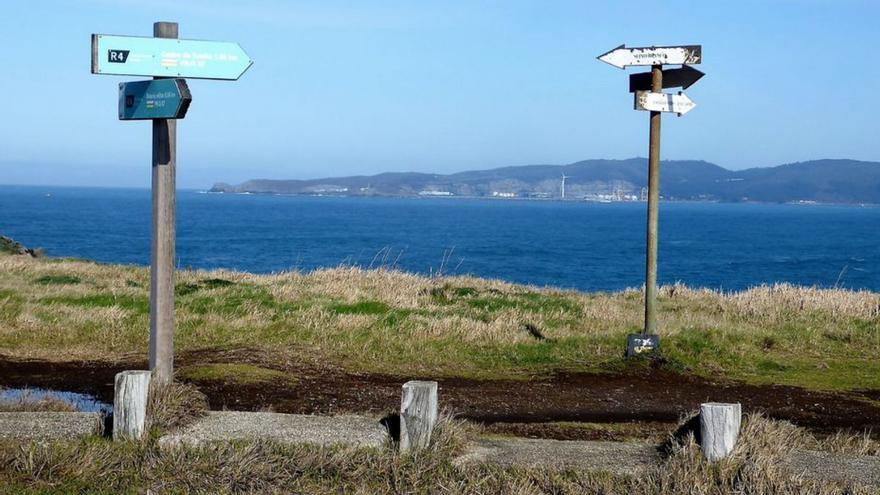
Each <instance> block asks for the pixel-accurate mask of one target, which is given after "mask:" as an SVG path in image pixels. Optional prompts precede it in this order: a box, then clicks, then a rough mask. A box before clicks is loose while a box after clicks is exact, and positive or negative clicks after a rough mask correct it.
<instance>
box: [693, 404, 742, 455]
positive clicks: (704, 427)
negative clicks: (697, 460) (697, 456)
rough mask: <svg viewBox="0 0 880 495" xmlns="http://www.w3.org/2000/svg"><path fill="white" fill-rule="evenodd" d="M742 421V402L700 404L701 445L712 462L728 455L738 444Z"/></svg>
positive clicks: (704, 453)
mask: <svg viewBox="0 0 880 495" xmlns="http://www.w3.org/2000/svg"><path fill="white" fill-rule="evenodd" d="M741 421H742V407H741V406H740V404H721V403H718V402H708V403H705V404H700V447H702V449H703V455H704V456H706V459H708V460H709V461H710V462H714V461H717V460H719V459H723V458H725V457H727V455H728V454H730V452H731V451H732V450H733V447H734V446H735V445H736V439H737V437H738V436H739V427H740V423H741Z"/></svg>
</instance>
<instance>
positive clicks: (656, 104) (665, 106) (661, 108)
mask: <svg viewBox="0 0 880 495" xmlns="http://www.w3.org/2000/svg"><path fill="white" fill-rule="evenodd" d="M695 106H697V104H696V103H694V101H693V100H691V99H690V98H688V96H687V95H686V94H684V93H681V92H679V93H678V94H672V93H652V92H650V91H636V95H635V109H636V110H648V111H651V112H671V113H677V114H678V115H679V116H681V115H684V114H686V113H688V112H690V111H691V110H693V108H694V107H695Z"/></svg>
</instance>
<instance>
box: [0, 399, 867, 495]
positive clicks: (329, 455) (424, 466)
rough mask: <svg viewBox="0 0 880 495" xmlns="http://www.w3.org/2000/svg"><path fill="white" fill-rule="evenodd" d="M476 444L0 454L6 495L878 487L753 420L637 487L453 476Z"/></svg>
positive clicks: (503, 473)
mask: <svg viewBox="0 0 880 495" xmlns="http://www.w3.org/2000/svg"><path fill="white" fill-rule="evenodd" d="M475 433H476V432H475V431H474V430H473V429H472V428H470V427H467V426H466V425H464V424H463V423H461V422H459V421H456V420H451V419H449V418H448V417H447V418H444V419H442V420H441V422H440V425H439V429H438V430H437V431H436V432H435V434H434V436H433V437H432V444H431V445H430V446H429V448H428V449H427V450H425V451H422V452H420V453H418V454H417V455H398V454H396V453H395V452H394V451H393V450H391V449H389V448H384V449H362V450H356V449H351V448H339V447H337V448H333V447H331V448H326V447H324V448H321V447H314V446H304V445H303V446H287V447H283V446H279V445H274V444H271V443H265V442H245V443H238V444H234V445H230V444H218V445H211V446H204V447H200V448H192V449H180V450H175V451H163V450H160V449H158V448H157V445H156V442H155V441H154V439H149V440H148V441H147V442H145V443H133V442H111V441H109V440H103V439H89V440H84V441H81V442H72V443H52V444H46V443H25V444H15V443H11V442H0V486H3V487H4V490H5V491H4V493H107V494H111V493H112V494H116V493H211V494H227V493H228V494H231V493H266V494H270V493H309V494H323V493H326V494H338V493H357V494H361V493H362V494H400V493H407V494H429V493H448V494H474V495H477V494H483V495H488V494H504V495H508V494H528V495H542V494H554V495H563V494H592V493H597V494H598V493H602V494H609V495H611V494H627V495H661V494H662V495H692V494H705V495H726V494H752V495H764V494H766V495H780V494H781V495H789V494H790V495H800V494H816V495H825V494H828V495H831V494H838V493H849V494H870V493H876V487H875V488H870V487H866V486H860V485H858V484H857V483H856V484H851V483H848V482H843V483H840V482H833V481H830V480H821V479H815V478H812V479H811V478H808V477H805V476H802V475H801V474H800V473H799V472H794V471H791V470H787V469H786V468H785V461H786V458H787V457H788V456H789V455H790V454H791V452H792V451H793V450H794V449H796V448H803V447H805V446H806V447H809V446H810V445H809V444H808V442H809V438H808V436H807V434H806V433H804V432H803V431H801V430H798V429H797V428H794V427H793V426H792V425H790V424H788V423H784V422H776V421H770V420H768V419H766V418H763V417H761V416H757V415H750V416H748V417H747V418H746V419H745V422H744V424H743V429H742V432H741V435H740V441H739V442H738V444H737V447H736V448H735V449H734V451H733V453H732V454H731V456H729V457H728V458H727V459H725V460H723V461H721V462H718V463H715V464H709V463H708V462H707V461H706V460H705V459H704V458H703V455H702V453H701V452H700V449H699V447H698V446H697V445H696V444H695V443H694V441H693V438H692V437H686V438H684V439H683V440H680V441H678V443H676V444H674V445H673V447H672V449H671V450H670V454H669V455H668V457H666V458H665V459H663V460H662V461H661V462H660V463H659V464H658V465H657V466H655V467H653V468H651V469H649V470H648V472H647V473H644V474H641V475H639V476H625V475H611V474H607V473H586V472H577V471H558V470H553V469H549V468H542V469H534V468H531V469H529V468H502V467H498V466H491V465H482V466H481V465H475V466H466V467H459V466H456V465H455V463H454V462H453V461H454V459H455V457H456V456H457V455H458V454H460V453H461V452H462V449H463V446H464V445H465V443H466V442H467V441H468V440H469V439H470V438H471V437H472V436H473V435H474V434H475Z"/></svg>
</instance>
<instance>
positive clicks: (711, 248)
mask: <svg viewBox="0 0 880 495" xmlns="http://www.w3.org/2000/svg"><path fill="white" fill-rule="evenodd" d="M177 206H178V210H177V213H178V222H177V235H178V237H177V258H178V266H179V267H180V268H187V267H192V268H197V269H199V268H229V269H235V270H246V271H251V272H258V273H266V272H277V271H283V270H290V269H299V270H311V269H314V268H318V267H333V266H338V265H341V264H347V265H358V266H364V267H370V266H373V267H377V266H380V265H384V266H394V267H396V268H399V269H402V270H407V271H412V272H418V273H424V274H430V273H436V272H438V271H440V272H443V273H447V274H472V275H476V276H480V277H490V278H499V279H504V280H508V281H511V282H519V283H526V284H534V285H538V286H557V287H567V288H577V289H582V290H588V291H594V290H619V289H623V288H626V287H637V286H640V285H641V284H642V283H643V280H644V250H645V217H646V213H645V204H644V203H611V204H595V203H581V202H553V201H498V200H495V201H490V200H467V199H421V198H420V199H404V198H336V197H297V196H268V195H230V194H204V193H200V192H198V191H186V190H184V191H179V193H178V197H177ZM149 226H150V192H149V191H148V190H139V189H100V188H58V187H34V186H0V235H6V236H9V237H12V238H14V239H16V240H18V241H20V242H22V243H23V244H25V245H27V246H29V247H35V246H40V247H43V248H45V250H46V253H47V254H48V255H50V256H65V257H68V256H69V257H78V258H87V259H93V260H98V261H103V262H112V263H131V264H139V265H147V264H149V253H150V239H149V234H150V230H149ZM659 258H660V264H659V280H660V282H661V283H664V284H667V283H673V282H676V281H680V282H683V283H685V284H688V285H692V286H702V287H711V288H722V289H725V290H737V289H743V288H747V287H750V286H754V285H758V284H763V283H774V282H790V283H794V284H800V285H817V286H822V287H831V286H835V285H837V286H843V287H848V288H857V289H870V290H874V291H880V208H877V207H858V206H816V205H809V206H805V205H758V204H713V203H661V207H660V254H659Z"/></svg>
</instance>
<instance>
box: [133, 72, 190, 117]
mask: <svg viewBox="0 0 880 495" xmlns="http://www.w3.org/2000/svg"><path fill="white" fill-rule="evenodd" d="M191 102H192V95H191V94H190V92H189V86H187V84H186V80H184V79H154V80H151V81H134V82H126V83H119V120H147V119H182V118H183V117H184V116H185V115H186V111H187V109H189V104H190V103H191Z"/></svg>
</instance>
